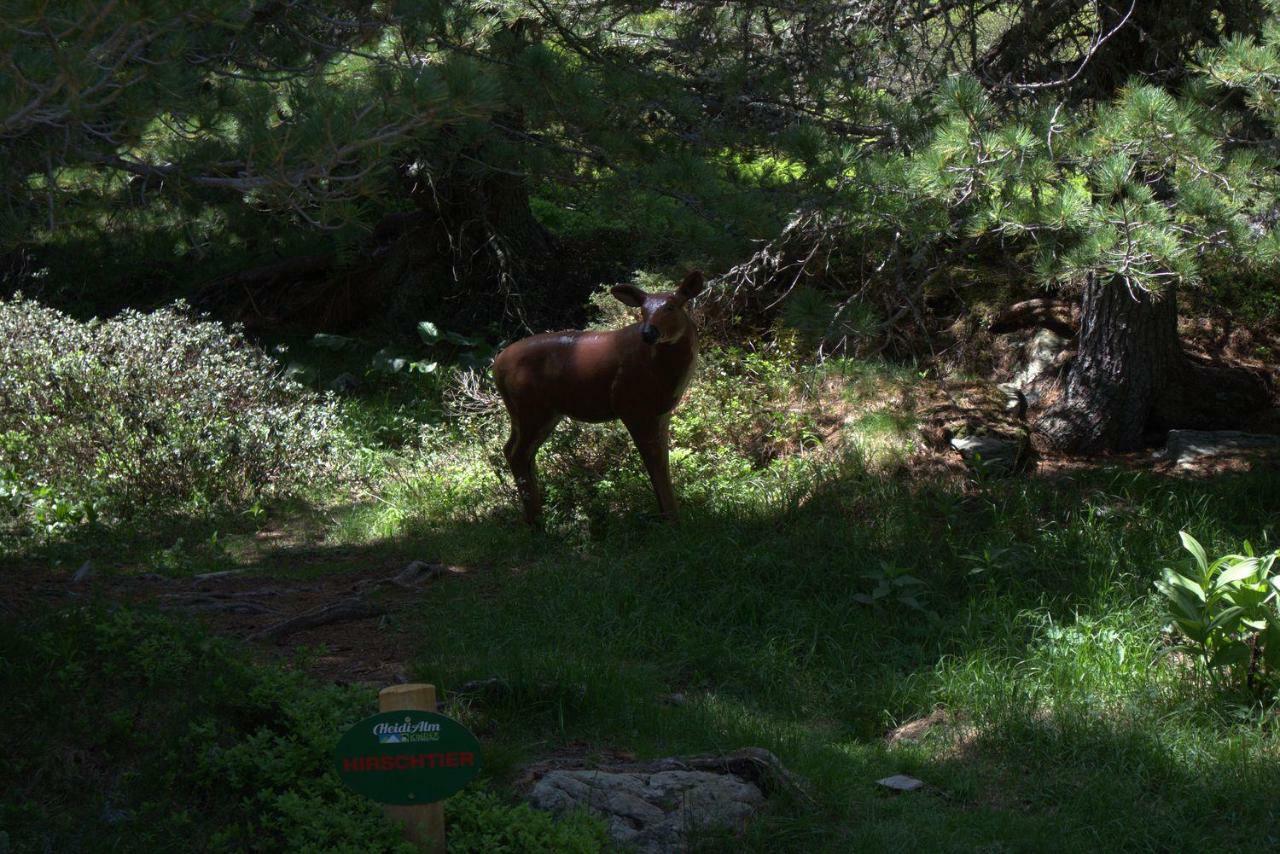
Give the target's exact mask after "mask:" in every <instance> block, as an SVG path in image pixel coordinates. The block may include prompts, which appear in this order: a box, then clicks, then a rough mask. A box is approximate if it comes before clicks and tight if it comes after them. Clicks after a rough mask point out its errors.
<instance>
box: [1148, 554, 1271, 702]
mask: <svg viewBox="0 0 1280 854" xmlns="http://www.w3.org/2000/svg"><path fill="white" fill-rule="evenodd" d="M1178 536H1179V537H1180V538H1181V539H1182V547H1183V548H1185V549H1186V550H1187V551H1188V552H1190V553H1191V557H1192V565H1191V568H1190V570H1189V571H1188V572H1185V573H1184V572H1179V571H1178V570H1175V569H1170V568H1167V567H1166V568H1165V570H1164V572H1163V577H1162V578H1161V579H1160V580H1159V581H1157V582H1156V589H1158V590H1159V591H1160V593H1161V595H1163V597H1164V600H1165V605H1166V608H1167V611H1168V614H1169V616H1170V618H1171V619H1172V621H1173V625H1174V626H1175V627H1176V628H1177V630H1178V632H1179V633H1180V634H1181V635H1182V636H1183V637H1184V638H1185V639H1186V641H1185V643H1182V644H1179V645H1178V646H1177V647H1175V649H1178V650H1181V651H1184V652H1188V653H1190V654H1192V655H1194V656H1195V657H1196V658H1197V659H1198V660H1199V662H1200V663H1201V664H1202V665H1203V666H1204V668H1205V669H1206V671H1207V672H1208V673H1209V676H1210V678H1211V679H1212V680H1213V681H1214V683H1215V684H1217V685H1219V686H1220V687H1233V688H1239V689H1246V690H1251V691H1252V692H1253V693H1262V692H1263V691H1266V690H1269V689H1271V688H1273V687H1274V686H1275V682H1276V669H1277V666H1278V665H1280V602H1278V601H1277V592H1280V576H1276V575H1274V574H1273V572H1272V568H1273V566H1274V564H1275V560H1276V556H1277V554H1280V552H1272V553H1271V554H1267V555H1262V556H1257V555H1255V554H1254V553H1253V547H1252V546H1250V545H1249V543H1247V542H1246V543H1245V544H1244V554H1228V555H1223V556H1222V557H1220V558H1218V559H1217V560H1215V561H1212V562H1210V561H1209V557H1208V555H1207V554H1206V553H1205V550H1204V547H1203V546H1202V545H1200V543H1199V542H1198V541H1197V540H1196V539H1195V538H1194V537H1192V536H1191V535H1190V534H1188V533H1187V532H1186V531H1179V532H1178Z"/></svg>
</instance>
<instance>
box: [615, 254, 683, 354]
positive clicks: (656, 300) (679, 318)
mask: <svg viewBox="0 0 1280 854" xmlns="http://www.w3.org/2000/svg"><path fill="white" fill-rule="evenodd" d="M702 288H703V281H702V273H701V272H698V271H694V272H692V273H690V274H689V275H687V276H685V277H684V281H682V282H681V283H680V286H679V287H678V288H676V289H675V290H674V291H672V292H671V293H669V294H651V293H647V292H646V291H644V290H642V289H641V288H638V287H636V286H635V285H615V286H614V287H613V288H611V289H610V291H609V292H610V293H612V294H613V296H614V298H615V299H617V300H618V301H619V302H621V303H623V304H624V305H629V306H632V307H633V308H638V309H640V337H641V338H642V339H643V340H644V343H646V344H650V345H652V344H670V343H673V342H675V341H679V340H680V339H681V338H682V337H683V336H684V335H685V334H686V333H687V332H688V331H689V328H690V327H691V326H692V323H693V322H692V321H691V320H690V319H689V315H688V314H686V313H685V311H684V307H685V304H686V303H688V302H689V300H691V299H693V298H694V297H696V296H697V295H698V294H700V293H702Z"/></svg>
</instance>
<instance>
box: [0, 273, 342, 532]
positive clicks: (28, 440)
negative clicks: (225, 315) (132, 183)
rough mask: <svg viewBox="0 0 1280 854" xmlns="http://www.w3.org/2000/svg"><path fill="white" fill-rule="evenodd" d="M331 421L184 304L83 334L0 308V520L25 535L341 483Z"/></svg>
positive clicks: (14, 305) (70, 325) (30, 308)
mask: <svg viewBox="0 0 1280 854" xmlns="http://www.w3.org/2000/svg"><path fill="white" fill-rule="evenodd" d="M335 420H336V415H335V410H334V408H333V406H332V404H331V403H330V402H328V401H326V400H323V399H321V398H320V397H318V396H316V395H315V394H312V393H310V392H308V391H306V390H305V389H303V388H302V387H301V386H300V385H298V384H297V383H294V382H291V381H289V380H286V379H284V378H283V377H282V376H281V371H280V369H279V366H278V365H277V364H276V363H275V362H274V361H273V360H272V359H271V357H270V356H268V355H267V354H265V353H263V352H262V351H261V350H260V349H258V348H257V347H255V346H253V345H252V344H250V343H249V342H248V341H247V340H246V339H245V337H244V335H243V334H242V333H241V332H239V331H238V330H234V329H233V330H230V331H229V330H227V329H226V328H225V327H223V326H222V325H221V324H218V323H214V322H209V321H204V320H199V319H197V318H194V317H192V316H191V314H190V312H189V311H188V310H187V308H186V307H185V306H184V305H182V304H181V303H179V304H176V305H174V306H172V307H170V308H164V309H160V310H158V311H155V312H152V313H150V314H141V313H138V312H135V311H125V312H122V313H121V314H120V315H118V316H117V317H115V318H112V319H111V320H106V321H100V320H91V321H88V322H81V321H77V320H75V319H73V318H70V317H68V316H66V315H64V314H62V313H60V312H58V311H55V310H53V309H51V308H48V307H45V306H43V305H40V304H39V303H37V302H35V301H32V300H28V299H23V298H22V297H20V296H19V297H17V298H15V299H12V300H0V425H3V426H2V427H0V508H7V509H8V510H9V511H10V514H11V515H12V516H16V517H18V518H20V519H22V520H23V521H25V522H27V523H34V524H36V525H39V526H42V527H44V528H46V529H52V528H56V527H57V526H60V525H64V524H71V523H74V522H76V521H79V520H82V519H85V518H92V517H93V516H95V515H97V514H100V513H109V514H114V515H121V516H122V515H124V514H127V513H136V512H139V511H141V510H144V509H152V508H156V507H157V506H166V507H170V508H176V507H178V506H184V507H191V506H197V507H198V506H237V505H243V504H246V503H248V502H250V501H252V500H255V499H257V498H258V497H259V496H263V495H269V494H274V495H279V494H287V493H290V492H294V491H296V490H299V489H301V488H303V487H304V486H305V485H307V484H309V483H313V482H315V481H316V480H317V479H318V478H323V477H325V476H326V475H327V474H329V473H331V472H332V471H333V470H334V465H333V461H334V460H335V459H336V457H335V456H334V454H333V450H334V445H335V441H336V440H337V437H338V436H339V433H338V432H337V431H336V430H334V429H332V428H333V427H334V426H335Z"/></svg>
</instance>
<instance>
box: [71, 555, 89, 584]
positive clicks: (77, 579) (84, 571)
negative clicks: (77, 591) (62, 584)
mask: <svg viewBox="0 0 1280 854" xmlns="http://www.w3.org/2000/svg"><path fill="white" fill-rule="evenodd" d="M90 578H93V561H91V560H86V561H85V562H84V563H82V564H80V568H79V569H77V570H76V574H75V575H73V576H71V583H72V584H80V583H81V582H83V581H88V580H89V579H90Z"/></svg>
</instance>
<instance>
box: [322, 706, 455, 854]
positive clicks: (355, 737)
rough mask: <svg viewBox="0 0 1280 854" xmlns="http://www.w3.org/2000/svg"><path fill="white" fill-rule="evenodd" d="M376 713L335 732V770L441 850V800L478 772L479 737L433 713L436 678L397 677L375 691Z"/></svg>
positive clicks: (411, 836)
mask: <svg viewBox="0 0 1280 854" xmlns="http://www.w3.org/2000/svg"><path fill="white" fill-rule="evenodd" d="M378 706H379V708H380V709H381V711H379V712H378V713H377V714H376V715H373V716H372V717H368V718H365V719H364V720H362V721H359V722H357V723H356V724H355V725H353V726H352V727H351V728H350V729H348V730H347V731H346V733H344V734H343V736H342V737H341V738H339V739H338V744H337V746H336V747H335V748H334V751H333V762H334V770H335V771H336V772H337V774H338V776H339V777H340V778H341V780H342V782H343V784H345V785H346V786H348V787H349V788H351V789H353V790H355V791H357V792H359V793H360V794H362V795H364V796H365V797H367V798H370V799H372V800H375V801H377V802H378V803H380V804H382V805H383V807H382V808H383V810H384V811H385V812H386V815H387V817H388V818H390V819H391V820H393V821H396V822H399V823H401V824H402V825H403V826H404V835H405V838H406V839H408V840H409V841H410V842H412V843H414V844H415V845H417V847H418V848H420V849H421V850H423V851H427V852H429V854H444V852H445V843H444V805H443V804H442V803H441V802H442V801H444V800H445V798H448V797H449V796H450V795H453V794H456V793H457V792H459V791H461V790H462V789H463V788H464V787H465V786H466V785H467V784H468V783H469V782H471V781H472V780H473V779H475V776H476V774H478V773H479V772H480V742H479V741H477V740H476V737H475V736H474V735H473V734H472V733H471V732H470V731H468V730H467V728H466V727H465V726H463V725H462V724H460V723H459V722H458V721H455V720H454V719H453V718H450V717H446V716H445V715H441V714H437V713H436V689H435V686H434V685H395V686H393V687H391V688H383V689H382V690H381V691H380V692H378Z"/></svg>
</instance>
